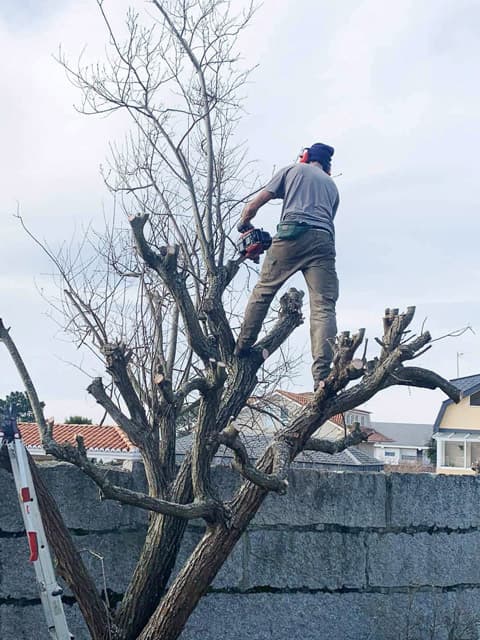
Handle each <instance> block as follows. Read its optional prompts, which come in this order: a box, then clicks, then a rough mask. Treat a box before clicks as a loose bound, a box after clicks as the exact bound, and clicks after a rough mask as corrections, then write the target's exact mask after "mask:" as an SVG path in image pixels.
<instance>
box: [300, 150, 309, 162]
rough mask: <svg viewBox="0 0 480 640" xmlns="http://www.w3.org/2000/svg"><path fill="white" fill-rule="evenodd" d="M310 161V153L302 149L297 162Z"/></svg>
mask: <svg viewBox="0 0 480 640" xmlns="http://www.w3.org/2000/svg"><path fill="white" fill-rule="evenodd" d="M309 161H310V154H309V150H308V149H304V150H303V152H302V154H301V155H300V157H299V162H303V163H308V162H309Z"/></svg>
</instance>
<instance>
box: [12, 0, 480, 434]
mask: <svg viewBox="0 0 480 640" xmlns="http://www.w3.org/2000/svg"><path fill="white" fill-rule="evenodd" d="M105 4H106V6H107V7H108V6H109V5H110V7H111V10H112V11H113V12H114V14H116V16H118V19H121V17H122V15H123V12H124V8H125V7H126V3H125V2H123V1H122V2H120V1H119V0H116V1H115V2H113V0H110V1H108V0H106V2H105ZM131 4H135V3H134V2H132V3H131ZM137 6H139V7H140V8H141V7H143V6H144V3H142V2H138V3H137ZM479 23H480V5H479V3H478V2H476V1H472V0H424V1H423V2H421V3H419V2H413V1H409V0H397V1H396V2H385V1H384V0H365V1H363V2H362V1H359V0H338V1H337V2H335V3H334V2H322V1H321V0H295V1H294V0H264V2H263V5H262V7H261V9H260V10H259V12H258V13H257V16H256V18H255V19H254V22H253V24H252V26H251V27H250V28H249V30H248V32H247V34H246V35H245V37H244V39H243V42H242V48H243V50H244V52H245V57H246V61H247V62H248V64H252V63H259V68H258V69H257V70H256V71H255V73H254V75H253V76H252V79H251V82H250V83H249V85H248V86H247V87H246V94H247V100H246V109H247V114H246V116H245V119H244V121H243V123H242V126H241V128H240V130H239V135H242V136H243V137H245V138H247V139H248V146H249V157H250V158H251V159H253V160H256V161H257V162H258V165H257V166H258V171H259V173H260V174H262V175H265V177H268V176H269V175H270V174H271V171H272V168H273V167H274V166H275V167H280V166H282V165H285V164H288V163H290V162H292V161H293V160H294V159H295V157H296V154H297V152H298V151H299V149H300V148H301V147H302V146H307V145H309V144H311V143H313V142H318V141H322V142H326V143H328V144H331V145H333V146H334V147H335V148H336V152H335V157H334V161H335V162H334V173H335V174H337V173H341V174H342V175H341V176H339V177H338V178H337V184H338V187H339V190H340V194H341V206H340V209H339V212H338V216H337V225H336V226H337V266H338V272H339V277H340V287H341V297H340V301H339V305H338V324H339V328H340V329H342V330H344V329H349V330H355V329H356V328H358V327H361V326H365V327H366V328H367V332H368V334H369V336H370V338H371V340H370V344H371V351H370V353H371V354H373V352H374V347H373V344H372V343H373V342H374V341H373V338H374V337H375V336H377V335H380V334H381V316H382V313H383V310H384V308H385V307H388V306H394V307H400V308H405V307H406V306H407V305H416V306H417V316H416V324H415V327H416V328H417V329H420V327H421V326H422V323H423V322H424V321H425V319H426V322H425V326H426V327H427V328H428V329H430V331H431V332H432V334H433V336H434V337H440V336H442V335H444V334H446V333H449V332H451V331H452V330H455V329H459V328H461V327H464V326H466V325H471V326H472V327H473V328H474V330H475V331H476V333H475V334H473V333H471V332H467V333H465V334H464V335H463V336H461V337H459V338H456V339H452V338H447V339H445V340H440V341H438V342H436V343H435V345H434V348H433V349H431V350H430V351H429V352H428V354H427V355H426V356H425V357H424V358H422V360H421V361H417V362H416V364H423V366H427V367H430V368H432V369H435V370H436V371H438V372H439V373H441V374H442V375H444V376H445V377H448V378H453V377H455V376H456V373H457V365H458V366H459V370H460V375H469V374H474V373H478V372H479V370H480V322H479V321H478V318H479V316H480V298H479V286H478V281H479V271H480V260H479V257H478V255H479V253H478V246H479V238H480V219H479V216H478V203H479V200H480V198H479V196H480V186H479V185H480V181H479V179H478V177H477V175H476V172H477V167H476V163H477V154H478V149H479V148H480V126H479V116H478V114H479V113H480V89H479V85H478V81H477V80H475V78H476V77H477V76H478V63H479V52H480V41H479V39H478V37H477V35H478V28H479ZM105 38H106V36H105V33H104V29H103V26H102V22H101V19H100V16H99V13H98V10H97V8H96V4H95V2H93V0H77V1H76V2H69V0H62V1H60V0H58V1H57V0H50V1H48V2H42V3H38V2H33V1H29V2H22V3H18V2H16V1H14V0H2V2H1V4H0V58H1V60H2V83H3V86H2V100H1V101H0V126H1V129H2V136H1V147H0V166H1V171H0V180H1V183H0V184H1V188H0V215H1V232H0V317H2V318H3V319H4V321H5V323H6V324H7V325H11V327H12V335H13V336H14V338H15V340H16V341H17V344H18V347H19V348H20V349H21V351H22V352H23V354H24V356H25V359H26V361H27V364H28V366H29V368H30V370H31V373H32V375H33V377H34V379H35V380H36V382H37V386H38V389H39V393H40V396H41V397H42V398H43V399H44V400H45V402H46V403H47V409H46V411H47V414H48V415H55V417H56V418H57V419H58V420H63V419H64V418H65V417H66V416H68V415H70V414H73V413H83V414H85V415H87V416H91V417H93V418H96V417H98V415H99V411H98V410H97V408H96V407H95V405H94V404H93V403H92V401H91V400H90V399H89V397H88V394H87V393H86V392H85V387H86V386H87V384H88V378H87V377H86V376H85V375H84V374H83V373H81V372H80V371H79V369H78V368H75V367H74V366H72V365H71V364H68V363H69V362H77V363H78V362H80V361H81V358H82V355H81V354H79V353H77V352H76V351H75V350H74V349H73V347H72V346H71V345H70V344H69V343H68V342H67V341H66V340H65V338H64V337H63V336H62V334H60V333H59V332H58V330H57V328H56V326H55V324H54V323H53V322H52V321H51V320H50V319H49V317H48V305H47V304H46V303H45V302H44V300H43V299H42V296H41V295H40V293H39V291H38V289H42V288H45V287H47V288H48V287H49V284H48V282H49V281H48V279H47V278H45V276H44V274H46V273H48V272H49V271H51V268H50V266H49V264H48V262H47V261H46V259H45V258H44V257H43V256H42V254H41V252H40V251H39V249H38V248H37V247H36V246H35V245H34V244H33V243H32V242H31V240H29V239H28V238H27V237H26V236H25V234H24V232H23V231H22V230H21V228H20V227H19V224H18V222H17V220H15V218H14V217H13V214H14V213H15V211H16V208H17V205H18V206H19V207H20V209H21V212H22V215H23V216H24V218H25V220H26V222H27V224H28V225H29V226H30V227H31V228H32V230H33V231H34V232H35V233H36V234H37V235H38V236H39V237H42V238H43V237H45V238H48V240H49V242H50V243H51V244H52V245H53V246H55V245H58V244H59V243H61V242H62V241H64V240H68V239H69V238H70V237H71V236H72V234H73V232H74V231H75V230H76V231H77V232H79V231H80V232H81V229H82V227H84V226H85V225H87V224H88V223H89V222H90V221H93V223H94V224H96V223H98V225H100V222H101V219H102V216H103V212H104V210H106V211H108V210H109V208H110V206H111V201H110V197H109V194H108V193H107V191H106V189H105V187H104V186H103V183H102V180H101V178H100V173H99V166H100V164H101V163H102V162H104V160H105V158H106V156H107V155H108V143H109V141H112V140H115V138H116V137H118V136H119V135H120V131H121V126H120V123H118V122H117V121H115V119H105V118H103V119H95V118H91V117H85V116H81V115H79V114H77V113H76V112H75V110H74V108H73V104H74V103H75V102H76V101H77V99H78V94H77V93H76V90H75V89H74V88H72V87H71V86H70V85H69V83H68V81H67V79H66V77H65V74H64V73H63V71H62V69H61V68H60V67H59V65H58V64H57V63H56V62H55V60H54V59H53V57H52V54H55V53H56V52H57V51H58V47H59V45H62V47H63V48H64V49H65V50H66V51H67V52H68V53H69V54H71V57H72V58H75V57H76V56H77V55H78V54H79V53H80V51H81V50H82V49H83V48H84V47H87V50H86V51H87V56H88V58H89V59H91V60H95V59H97V58H100V57H101V56H102V52H103V44H104V42H105ZM278 213H279V209H278V207H272V206H268V207H266V208H265V209H263V210H262V212H261V213H260V214H259V223H261V224H262V225H263V226H264V227H265V228H268V229H270V230H273V229H274V227H275V224H276V221H277V220H276V218H277V217H278ZM295 284H297V281H295ZM298 284H301V282H300V281H298ZM307 313H308V310H307ZM297 344H304V345H306V346H307V347H308V331H307V327H306V326H304V327H302V328H301V329H300V330H298V331H297V334H296V337H295V346H296V345H297ZM460 354H461V355H460ZM309 366H310V363H309V359H308V352H307V358H306V362H305V367H304V370H303V373H302V375H301V376H300V377H299V378H298V379H297V380H296V382H295V385H294V386H293V387H292V386H291V387H290V388H291V389H294V390H298V391H300V390H308V389H309V388H310V385H311V381H310V374H309ZM19 388H21V383H20V381H19V379H18V376H17V374H16V372H15V370H14V369H13V366H12V364H11V363H10V361H9V359H8V357H7V355H6V353H5V351H4V350H0V397H3V396H4V395H5V394H6V393H8V392H9V391H12V390H14V389H19ZM442 399H443V398H442V396H441V394H440V393H438V392H435V393H432V392H426V391H418V390H411V391H409V390H408V389H403V388H402V389H397V390H389V391H388V392H385V393H383V394H381V395H379V396H377V398H375V399H374V400H372V401H371V402H370V403H368V405H367V406H366V408H367V409H369V410H371V411H372V412H373V419H374V420H375V419H377V420H384V421H408V422H431V421H433V420H434V418H435V416H436V413H437V411H438V408H439V404H440V402H441V400H442Z"/></svg>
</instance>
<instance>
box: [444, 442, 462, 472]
mask: <svg viewBox="0 0 480 640" xmlns="http://www.w3.org/2000/svg"><path fill="white" fill-rule="evenodd" d="M464 448H465V445H463V444H461V443H459V442H445V465H444V466H445V467H461V468H462V469H463V468H465V456H464Z"/></svg>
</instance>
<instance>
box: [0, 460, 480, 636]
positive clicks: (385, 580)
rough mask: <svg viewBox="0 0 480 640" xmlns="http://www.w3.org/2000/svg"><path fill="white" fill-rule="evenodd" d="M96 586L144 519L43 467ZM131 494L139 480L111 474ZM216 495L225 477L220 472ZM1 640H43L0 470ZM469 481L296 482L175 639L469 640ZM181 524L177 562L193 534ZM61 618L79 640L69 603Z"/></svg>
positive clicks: (474, 514) (479, 524) (475, 578)
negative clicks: (64, 617)
mask: <svg viewBox="0 0 480 640" xmlns="http://www.w3.org/2000/svg"><path fill="white" fill-rule="evenodd" d="M42 473H43V474H44V475H45V478H46V481H47V483H48V484H49V486H50V488H51V490H52V492H53V494H54V495H55V497H56V498H57V500H58V501H59V503H60V507H61V509H62V512H63V513H64V515H65V519H66V522H67V525H68V526H69V528H70V529H71V531H72V533H73V535H74V538H75V541H76V543H77V545H78V547H79V548H80V549H81V550H82V554H83V555H84V557H85V559H86V561H87V564H88V566H89V567H90V568H91V570H92V572H93V573H94V575H95V578H96V580H97V582H98V584H99V585H101V584H102V583H103V579H104V576H103V573H102V564H101V562H100V560H99V559H98V558H97V557H96V556H94V555H93V554H92V553H91V552H95V554H99V555H101V556H102V557H103V558H104V568H105V579H106V581H107V585H108V590H109V594H110V596H111V597H118V596H119V595H121V593H122V592H123V589H124V587H125V579H126V577H127V576H128V575H129V574H130V573H131V571H132V568H133V566H134V564H135V561H136V558H137V557H138V554H139V550H140V548H141V544H142V539H143V536H144V534H145V529H146V514H145V513H143V512H141V511H139V510H137V509H134V508H131V507H121V506H120V505H118V504H116V503H112V502H107V501H103V502H102V501H100V500H99V497H98V491H97V489H96V488H95V486H94V485H93V484H92V483H91V482H90V481H89V480H88V479H86V478H85V477H84V476H83V475H82V474H81V473H80V472H79V471H78V470H76V469H72V468H71V467H69V466H67V465H63V464H46V465H44V466H43V467H42ZM115 473H116V474H117V475H118V478H117V481H118V482H122V483H124V484H126V485H127V486H129V487H131V488H139V486H140V485H141V483H142V478H141V475H140V474H136V473H133V474H130V473H127V472H122V471H115ZM216 475H217V480H218V482H219V484H220V485H221V486H222V487H223V490H224V492H225V494H226V495H228V494H229V493H231V492H232V490H233V488H234V486H235V483H236V478H235V476H234V474H233V472H231V471H230V470H229V469H227V468H222V467H218V468H217V469H216ZM0 482H1V483H2V487H3V489H4V490H3V492H2V496H1V498H0V638H1V639H2V640H3V639H4V638H5V639H7V638H8V639H9V640H10V639H11V640H17V639H18V640H21V639H23V638H25V639H27V638H28V639H29V640H31V639H32V638H35V639H38V640H44V639H45V640H47V638H48V634H47V633H46V630H45V629H44V626H43V617H42V616H43V614H42V610H41V608H40V606H39V599H38V593H37V591H36V586H35V581H34V572H33V569H32V567H31V566H30V565H29V563H28V555H27V543H26V539H25V537H24V535H23V526H22V521H21V517H20V512H19V508H18V504H17V502H16V498H15V494H14V486H13V482H12V479H11V476H9V474H7V473H5V472H0ZM479 504H480V481H479V480H477V478H475V477H471V476H435V475H429V474H419V475H414V474H405V475H401V474H392V475H384V474H381V473H379V474H375V473H335V472H325V473H319V472H317V471H314V470H295V471H293V472H292V474H291V476H290V488H289V492H288V494H287V495H286V496H277V495H269V496H268V498H267V499H266V501H265V503H264V505H263V507H262V509H261V510H260V511H259V513H258V514H257V516H256V517H255V519H254V520H253V522H252V525H251V526H250V528H249V530H248V531H247V532H246V534H245V535H244V536H243V538H242V539H241V540H240V542H239V543H238V545H237V547H236V548H235V550H234V553H233V554H232V556H231V557H230V558H229V560H228V561H227V563H226V564H225V566H224V567H223V568H222V570H221V571H220V573H219V574H218V576H217V578H216V579H215V581H214V583H213V585H212V588H211V590H210V592H209V593H208V595H207V596H206V597H204V598H203V600H202V601H201V603H200V605H199V607H198V608H197V610H196V612H195V613H194V615H193V616H192V618H191V619H190V621H189V623H188V625H187V628H186V630H185V631H184V633H183V635H182V640H209V639H210V638H211V639H212V640H213V639H218V638H227V639H228V640H246V639H248V640H297V639H298V640H300V639H302V640H330V639H333V638H335V639H338V640H390V639H391V640H394V639H395V640H474V639H476V638H480V509H479ZM202 530H203V526H202V523H201V522H196V521H195V522H193V523H192V524H191V525H190V526H189V528H188V530H187V534H186V536H185V541H184V545H183V548H182V552H181V557H180V561H181V560H182V559H183V558H185V557H186V556H187V554H188V553H189V550H190V549H192V548H193V546H194V545H195V543H196V541H198V540H199V538H200V537H201V535H202ZM65 608H66V612H67V616H68V618H69V622H70V625H71V630H72V631H73V632H74V633H75V637H76V638H77V640H83V639H86V638H88V634H87V633H86V631H85V629H84V627H83V625H82V621H81V619H80V616H79V613H78V610H77V607H76V605H75V604H74V603H73V602H72V599H71V598H70V597H69V594H68V593H67V594H66V598H65Z"/></svg>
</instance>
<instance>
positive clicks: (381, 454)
mask: <svg viewBox="0 0 480 640" xmlns="http://www.w3.org/2000/svg"><path fill="white" fill-rule="evenodd" d="M373 427H374V428H375V429H376V430H378V431H380V432H381V433H383V435H384V436H386V440H385V441H384V442H376V443H375V445H374V456H375V458H377V459H378V460H381V461H382V462H384V463H385V464H391V465H398V464H412V465H421V466H429V465H430V464H431V463H430V459H429V457H428V455H427V452H428V450H429V448H430V446H429V442H430V440H431V438H432V435H433V425H431V424H410V423H409V424H404V423H398V422H374V423H373Z"/></svg>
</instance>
